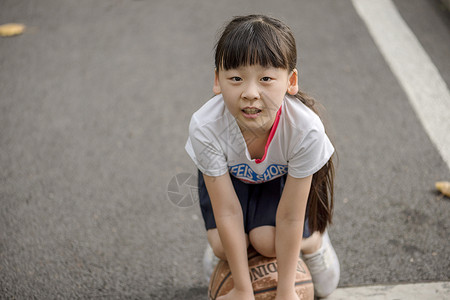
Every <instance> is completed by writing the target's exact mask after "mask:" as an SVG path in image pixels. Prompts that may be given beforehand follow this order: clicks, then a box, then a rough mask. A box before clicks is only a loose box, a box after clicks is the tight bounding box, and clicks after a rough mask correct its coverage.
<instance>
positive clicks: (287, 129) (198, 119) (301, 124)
mask: <svg viewBox="0 0 450 300" xmlns="http://www.w3.org/2000/svg"><path fill="white" fill-rule="evenodd" d="M249 142H251V141H249ZM185 148H186V151H187V153H188V154H189V156H190V157H191V158H192V160H193V161H194V163H195V164H196V166H197V167H198V169H199V170H200V171H201V172H202V173H204V174H206V175H208V176H220V175H223V174H225V173H226V172H230V174H232V175H233V176H235V177H236V178H239V179H240V180H242V181H244V182H247V183H261V182H265V181H269V180H272V179H274V178H277V177H280V176H283V175H284V174H286V173H288V174H289V175H291V176H292V177H295V178H304V177H307V176H309V175H312V174H314V173H316V172H317V171H318V170H320V169H321V168H322V167H323V166H324V165H325V164H326V163H327V161H328V160H329V159H330V157H331V156H332V155H333V152H334V148H333V145H332V144H331V142H330V140H329V139H328V137H327V135H326V134H325V130H324V127H323V124H322V122H321V120H320V118H319V117H318V116H317V115H316V114H315V113H314V112H313V111H312V110H311V109H309V108H308V107H307V106H306V105H304V104H303V103H302V102H301V101H300V100H298V99H297V98H295V97H293V96H286V97H285V98H284V100H283V104H282V106H281V108H280V110H279V111H278V114H277V119H276V120H275V123H274V125H273V127H272V130H271V134H270V136H269V140H268V144H267V145H266V152H265V154H264V157H263V158H262V159H251V156H250V153H249V151H248V149H247V144H246V143H245V141H244V137H243V136H242V133H241V131H240V129H239V126H238V124H237V122H236V120H235V118H234V117H233V115H232V114H231V113H230V112H229V111H228V109H227V107H226V105H225V102H224V101H223V98H222V95H217V96H215V97H213V98H212V99H210V100H209V101H208V102H206V103H205V104H204V105H203V106H202V107H201V108H200V109H199V110H198V111H197V112H195V113H194V114H193V116H192V119H191V123H190V125H189V138H188V140H187V143H186V147H185Z"/></svg>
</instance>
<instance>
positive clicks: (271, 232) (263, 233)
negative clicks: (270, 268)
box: [250, 226, 277, 257]
mask: <svg viewBox="0 0 450 300" xmlns="http://www.w3.org/2000/svg"><path fill="white" fill-rule="evenodd" d="M250 243H251V244H252V245H253V248H255V250H256V251H258V252H259V253H260V254H261V255H263V256H266V257H276V256H277V254H276V251H275V227H273V226H261V227H257V228H255V229H253V230H252V231H250Z"/></svg>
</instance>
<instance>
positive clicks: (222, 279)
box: [208, 250, 314, 300]
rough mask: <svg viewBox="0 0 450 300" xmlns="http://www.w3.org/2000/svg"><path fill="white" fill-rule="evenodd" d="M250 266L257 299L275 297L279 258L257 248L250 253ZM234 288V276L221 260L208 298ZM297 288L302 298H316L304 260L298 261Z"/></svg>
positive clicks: (210, 285)
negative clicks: (262, 253)
mask: <svg viewBox="0 0 450 300" xmlns="http://www.w3.org/2000/svg"><path fill="white" fill-rule="evenodd" d="M248 267H249V272H250V279H251V281H252V285H253V292H254V294H255V300H270V299H275V296H276V290H277V279H278V273H277V260H276V258H268V257H264V256H262V255H260V254H259V253H257V252H256V251H255V250H250V251H249V254H248ZM232 288H233V278H232V276H231V271H230V268H229V267H228V263H227V262H226V261H223V260H220V261H219V263H218V264H217V266H216V267H215V269H214V271H213V273H212V275H211V278H210V281H209V288H208V299H209V300H216V298H217V297H219V296H222V295H226V294H227V293H228V292H229V291H230V290H231V289H232ZM295 290H296V292H297V295H298V296H299V298H300V300H313V299H314V286H313V283H312V279H311V274H310V273H309V270H308V268H307V267H306V265H305V263H304V262H303V260H301V259H300V258H299V259H298V262H297V274H296V280H295Z"/></svg>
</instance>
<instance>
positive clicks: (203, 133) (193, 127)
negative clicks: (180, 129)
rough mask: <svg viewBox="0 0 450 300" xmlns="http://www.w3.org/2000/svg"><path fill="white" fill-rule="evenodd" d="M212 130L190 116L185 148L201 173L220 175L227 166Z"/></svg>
mask: <svg viewBox="0 0 450 300" xmlns="http://www.w3.org/2000/svg"><path fill="white" fill-rule="evenodd" d="M213 131H214V130H213V129H212V128H210V127H208V126H207V125H203V126H201V125H200V124H199V122H198V121H197V119H196V118H195V115H194V116H192V119H191V123H190V125H189V138H188V140H187V142H186V146H185V149H186V151H187V153H188V154H189V156H190V157H191V159H192V160H193V161H194V163H195V165H196V166H197V168H198V169H199V170H200V171H201V172H202V173H203V174H205V175H208V176H221V175H223V174H225V173H226V172H227V171H228V166H227V161H226V157H225V154H224V152H223V150H222V148H221V146H220V143H219V140H218V138H217V137H216V135H215V134H214V132H213Z"/></svg>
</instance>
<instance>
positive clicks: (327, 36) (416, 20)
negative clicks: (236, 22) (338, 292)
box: [0, 0, 450, 299]
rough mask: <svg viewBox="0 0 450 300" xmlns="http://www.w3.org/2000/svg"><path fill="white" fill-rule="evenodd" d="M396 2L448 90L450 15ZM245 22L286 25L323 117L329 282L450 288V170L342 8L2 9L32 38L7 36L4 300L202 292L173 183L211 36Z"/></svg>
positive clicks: (1, 77)
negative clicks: (262, 17) (335, 273)
mask: <svg viewBox="0 0 450 300" xmlns="http://www.w3.org/2000/svg"><path fill="white" fill-rule="evenodd" d="M394 3H395V4H396V6H397V7H398V9H399V11H400V13H401V15H402V17H403V18H404V19H405V21H406V22H407V23H408V25H409V26H410V28H411V29H412V30H413V32H414V33H415V35H416V36H417V38H418V39H419V41H420V42H421V43H422V45H423V47H424V49H425V50H426V51H427V53H428V54H429V56H430V57H431V58H432V60H433V62H434V63H435V65H436V67H437V68H438V69H439V71H440V73H441V75H442V77H443V78H444V80H445V81H446V83H447V85H448V86H449V85H450V60H449V56H448V53H449V51H448V50H449V49H450V31H449V13H448V12H446V11H445V10H444V9H443V6H442V5H441V4H440V2H439V1H426V0H395V1H394ZM247 13H266V14H270V15H273V16H275V17H278V18H281V19H282V20H284V21H285V22H286V23H288V24H289V25H290V27H291V28H292V29H293V31H294V33H295V35H296V39H297V44H298V48H299V49H298V50H299V71H300V85H301V88H302V89H303V90H305V91H307V92H308V93H310V94H311V95H313V96H314V97H316V98H317V99H319V100H320V101H321V102H322V103H323V104H324V106H325V107H326V109H327V116H328V125H329V126H330V133H331V136H332V138H333V140H334V142H335V145H336V148H337V150H338V155H339V164H338V171H337V180H336V181H337V182H336V189H337V197H336V211H335V218H334V225H333V227H332V228H331V229H330V236H331V238H332V240H333V243H334V246H335V248H336V251H337V252H338V255H339V257H340V260H341V266H342V276H341V283H340V286H341V287H350V286H351V287H354V286H360V285H371V284H385V283H390V284H398V283H415V282H429V281H439V282H445V281H449V280H450V274H449V272H448V270H449V269H450V250H449V249H450V240H449V239H448V236H449V227H450V220H449V218H448V212H449V210H450V200H449V199H448V198H444V197H442V196H441V195H439V194H437V193H436V192H435V191H434V182H435V181H440V180H450V170H449V169H448V167H447V166H446V165H445V163H444V162H443V160H442V158H441V157H440V155H439V153H438V152H437V150H436V149H435V147H434V146H433V144H432V143H431V142H430V140H429V137H428V136H427V134H426V133H425V131H424V129H423V128H422V126H421V123H420V122H419V120H418V118H417V116H416V115H415V113H414V111H413V109H412V108H411V105H410V104H409V102H408V99H407V97H406V95H405V93H404V91H403V90H402V88H401V87H400V85H399V84H398V82H397V81H396V78H395V77H394V75H393V74H392V72H391V71H390V69H389V67H388V65H387V64H386V62H385V61H384V59H383V57H382V56H381V54H380V53H379V50H378V49H377V47H376V45H375V44H374V42H373V40H372V39H371V37H370V35H369V33H368V31H367V29H366V27H365V26H364V24H363V22H362V21H361V20H360V19H359V17H358V15H357V14H356V12H355V10H354V8H353V6H352V4H351V1H325V0H321V1H307V0H302V1H288V0H282V1H256V0H251V1H245V2H243V1H237V0H233V1H207V0H196V1H181V0H178V1H175V0H168V1H150V0H147V1H145V0H141V1H139V0H136V1H131V0H128V1H126V0H108V1H107V0H96V1H88V0H78V1H69V0H65V1H59V0H41V1H24V0H2V1H1V2H0V24H3V23H8V22H22V23H25V24H26V25H27V30H26V32H25V34H23V35H21V36H17V37H12V38H0V298H7V299H12V298H14V299H30V298H36V299H57V298H62V299H69V298H105V299H205V298H206V297H205V295H206V290H207V287H206V285H205V284H204V283H203V281H202V278H203V274H202V268H201V257H202V254H203V250H204V247H205V245H206V237H205V232H204V229H203V223H202V219H201V215H200V212H199V209H198V207H196V206H195V205H193V206H189V207H180V205H179V206H177V205H174V204H173V203H172V202H171V201H169V198H168V196H167V188H168V184H169V182H170V181H171V179H172V178H173V177H174V176H175V175H177V174H180V173H192V174H195V168H194V166H193V164H192V163H191V161H190V160H189V158H188V156H187V154H185V152H184V143H185V140H186V137H187V126H188V123H189V120H190V116H191V114H192V113H193V112H194V111H195V110H196V109H197V108H199V107H200V106H201V105H202V103H204V102H205V101H206V100H207V99H208V98H209V97H210V96H211V95H212V91H211V86H212V80H213V77H212V74H213V59H212V55H213V50H212V49H213V44H214V41H215V38H216V34H217V31H218V29H219V27H220V26H221V25H222V24H224V22H226V21H227V20H229V18H230V17H231V16H234V15H241V14H247Z"/></svg>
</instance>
